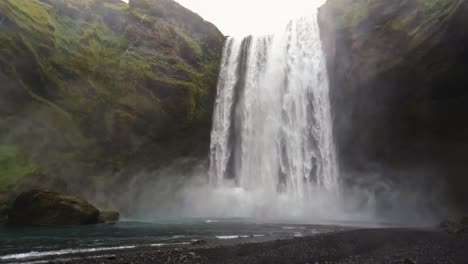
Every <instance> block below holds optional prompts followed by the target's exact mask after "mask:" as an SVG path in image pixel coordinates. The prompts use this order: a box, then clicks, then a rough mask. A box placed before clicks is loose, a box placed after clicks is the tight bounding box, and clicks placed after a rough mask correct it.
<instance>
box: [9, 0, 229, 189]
mask: <svg viewBox="0 0 468 264" xmlns="http://www.w3.org/2000/svg"><path fill="white" fill-rule="evenodd" d="M223 43H224V36H223V35H222V34H221V33H220V32H219V30H218V29H217V28H216V27H215V26H213V25H212V24H210V23H208V22H206V21H204V20H203V19H202V18H201V17H199V16H198V15H196V14H194V13H192V12H191V11H189V10H187V9H185V8H184V7H182V6H180V5H179V4H177V3H175V2H174V1H172V0H130V3H129V4H126V3H124V2H122V1H120V0H28V1H24V0H4V1H3V0H2V1H0V196H1V193H2V192H8V191H11V190H14V189H15V188H21V187H19V186H29V185H33V186H39V187H52V188H55V189H67V188H70V186H77V187H76V188H79V186H83V185H85V186H96V185H99V184H101V185H103V186H105V185H106V184H107V183H109V182H118V181H125V177H126V174H125V173H122V174H121V175H122V178H123V179H116V178H112V177H113V175H115V174H117V173H118V172H120V171H122V170H123V169H124V168H128V167H135V168H136V167H150V166H151V167H154V168H157V167H159V166H161V165H162V164H164V163H166V162H169V161H171V160H173V159H174V158H176V157H180V156H190V155H199V154H200V153H203V154H204V153H207V150H208V148H209V135H210V132H209V131H210V127H211V113H212V108H213V101H214V97H215V90H216V82H217V74H218V68H219V62H220V57H221V51H222V47H223ZM199 156H202V155H199ZM127 176H128V175H127ZM0 198H1V197H0Z"/></svg>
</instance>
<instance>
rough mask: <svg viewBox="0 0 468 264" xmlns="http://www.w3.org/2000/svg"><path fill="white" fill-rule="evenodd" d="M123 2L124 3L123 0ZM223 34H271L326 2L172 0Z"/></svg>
mask: <svg viewBox="0 0 468 264" xmlns="http://www.w3.org/2000/svg"><path fill="white" fill-rule="evenodd" d="M124 1H126V0H124ZM176 1H177V2H179V3H180V4H182V5H183V6H185V7H187V8H188V9H190V10H192V11H194V12H195V13H198V14H199V15H200V16H202V17H203V18H204V19H205V20H207V21H210V22H211V23H213V24H215V25H216V26H217V27H218V28H219V29H220V30H221V31H222V32H223V33H224V34H225V35H230V36H245V35H249V34H254V35H259V34H268V33H272V32H274V31H276V30H278V28H281V27H282V26H284V25H285V24H286V23H287V22H288V21H289V20H291V18H294V17H298V16H304V15H312V10H314V9H316V8H317V7H319V6H320V5H321V4H323V3H324V2H325V1H326V0H176Z"/></svg>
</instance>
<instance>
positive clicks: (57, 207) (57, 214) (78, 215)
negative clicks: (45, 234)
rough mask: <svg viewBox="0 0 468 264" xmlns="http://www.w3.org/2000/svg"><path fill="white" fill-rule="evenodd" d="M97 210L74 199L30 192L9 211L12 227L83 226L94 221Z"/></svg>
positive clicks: (95, 220)
mask: <svg viewBox="0 0 468 264" xmlns="http://www.w3.org/2000/svg"><path fill="white" fill-rule="evenodd" d="M98 216H99V210H98V209H97V208H96V207H94V206H92V205H91V204H89V203H87V202H86V201H84V200H82V199H79V198H77V197H74V196H70V195H64V194H60V193H55V192H49V191H41V190H33V191H28V192H25V193H22V194H21V195H20V196H18V198H16V200H15V202H14V203H13V205H12V208H11V209H10V212H9V215H8V223H9V224H12V225H39V226H42V225H44V226H58V225H86V224H96V223H97V222H98Z"/></svg>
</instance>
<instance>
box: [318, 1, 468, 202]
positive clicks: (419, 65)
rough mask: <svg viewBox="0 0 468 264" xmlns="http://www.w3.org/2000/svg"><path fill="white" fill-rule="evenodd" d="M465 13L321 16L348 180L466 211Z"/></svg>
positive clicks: (442, 7)
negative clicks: (368, 180)
mask: <svg viewBox="0 0 468 264" xmlns="http://www.w3.org/2000/svg"><path fill="white" fill-rule="evenodd" d="M467 12H468V1H466V0H428V1H418V0H395V1H386V0H372V1H368V0H328V2H327V3H326V4H325V5H324V6H323V7H322V8H321V9H320V14H319V20H320V27H321V34H322V39H323V42H324V48H325V52H326V55H327V62H328V68H329V74H330V82H331V84H330V85H331V100H332V105H333V110H334V111H333V112H334V116H335V135H336V138H337V145H338V151H339V156H340V161H341V166H342V169H343V170H344V171H345V172H346V173H344V175H345V176H348V178H347V181H349V182H353V181H354V182H358V181H365V179H359V176H356V175H366V174H379V175H381V176H382V177H384V178H385V180H388V181H393V182H396V183H405V184H406V185H407V186H412V187H415V186H418V187H420V188H421V189H425V190H426V191H428V194H431V195H432V194H434V193H435V192H438V191H444V192H445V193H447V195H446V196H445V197H446V198H447V200H445V201H444V202H445V205H447V207H449V205H455V206H456V207H458V208H460V207H464V208H466V207H468V195H467V193H468V192H467V191H466V186H468V177H466V171H467V170H468V164H467V163H466V157H467V156H468V137H467V136H466V135H468V123H467V122H464V121H463V120H464V116H466V115H467V114H468V90H467V89H466V88H465V84H466V83H467V81H468V75H467V74H466V73H467V72H468V50H467V49H466V47H467V46H468V28H467V27H466V26H465V25H467V23H468V19H467V17H466V14H467ZM428 196H429V195H428ZM439 202H442V201H441V200H440V201H439Z"/></svg>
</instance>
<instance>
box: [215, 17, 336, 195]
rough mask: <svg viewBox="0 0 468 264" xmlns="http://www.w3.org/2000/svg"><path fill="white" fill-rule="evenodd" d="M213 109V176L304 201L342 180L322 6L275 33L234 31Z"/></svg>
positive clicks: (248, 188)
mask: <svg viewBox="0 0 468 264" xmlns="http://www.w3.org/2000/svg"><path fill="white" fill-rule="evenodd" d="M217 89H218V90H217V99H216V105H215V112H214V117H213V129H212V134H211V153H210V171H209V177H210V182H211V183H212V184H213V185H214V186H217V187H226V186H231V187H234V188H239V189H241V190H243V191H245V192H250V191H259V190H261V191H262V192H263V193H268V194H270V196H274V195H278V194H282V195H286V196H287V197H289V198H291V199H293V200H295V201H304V202H307V200H308V199H310V198H311V197H312V196H313V195H314V192H315V191H316V190H318V189H320V190H325V191H327V192H329V193H333V192H337V190H338V188H339V179H338V169H337V161H336V153H335V146H334V141H333V135H332V134H333V132H332V130H333V127H332V116H331V109H330V108H331V107H330V99H329V91H328V90H329V84H328V74H327V69H326V64H325V57H324V53H323V49H322V44H321V41H320V34H319V27H318V22H317V14H316V13H315V14H314V15H312V16H310V17H303V18H299V19H295V20H293V21H291V22H290V23H289V24H288V25H287V26H286V27H285V29H284V30H283V31H282V32H279V33H277V34H274V35H271V36H249V37H246V38H244V39H238V38H229V39H228V40H227V42H226V45H225V48H224V51H223V60H222V65H221V72H220V76H219V83H218V87H217Z"/></svg>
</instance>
